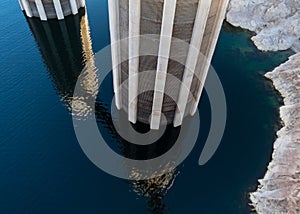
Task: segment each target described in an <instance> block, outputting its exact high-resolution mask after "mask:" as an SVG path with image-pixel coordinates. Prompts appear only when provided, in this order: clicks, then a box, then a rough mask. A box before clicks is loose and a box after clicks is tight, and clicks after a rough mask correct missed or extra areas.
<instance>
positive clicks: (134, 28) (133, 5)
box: [128, 0, 141, 123]
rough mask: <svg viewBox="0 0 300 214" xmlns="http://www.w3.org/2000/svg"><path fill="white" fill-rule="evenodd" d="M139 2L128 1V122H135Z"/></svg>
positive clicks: (136, 0)
mask: <svg viewBox="0 0 300 214" xmlns="http://www.w3.org/2000/svg"><path fill="white" fill-rule="evenodd" d="M140 17H141V0H129V82H128V120H129V121H130V122H132V123H136V121H137V102H138V97H137V96H138V72H139V48H140V39H139V36H140Z"/></svg>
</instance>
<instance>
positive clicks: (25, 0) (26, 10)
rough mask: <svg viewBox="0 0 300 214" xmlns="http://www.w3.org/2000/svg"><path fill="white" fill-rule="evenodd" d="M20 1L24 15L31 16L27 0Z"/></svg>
mask: <svg viewBox="0 0 300 214" xmlns="http://www.w3.org/2000/svg"><path fill="white" fill-rule="evenodd" d="M21 2H22V5H23V9H24V10H25V13H26V16H28V17H32V11H31V8H30V6H29V2H28V0H21Z"/></svg>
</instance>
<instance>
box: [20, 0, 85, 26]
mask: <svg viewBox="0 0 300 214" xmlns="http://www.w3.org/2000/svg"><path fill="white" fill-rule="evenodd" d="M19 3H20V6H21V9H22V10H23V11H25V14H26V16H28V17H39V18H40V19H41V20H42V21H47V20H48V19H58V20H62V19H64V17H65V16H68V15H71V14H73V15H76V14H77V13H78V9H79V8H81V7H85V0H19Z"/></svg>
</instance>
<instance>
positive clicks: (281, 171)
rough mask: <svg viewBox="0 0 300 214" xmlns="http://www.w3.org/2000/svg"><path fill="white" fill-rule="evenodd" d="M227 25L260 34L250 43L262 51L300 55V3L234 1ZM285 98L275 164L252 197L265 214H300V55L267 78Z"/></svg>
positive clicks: (274, 153) (284, 1)
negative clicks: (288, 52)
mask: <svg viewBox="0 0 300 214" xmlns="http://www.w3.org/2000/svg"><path fill="white" fill-rule="evenodd" d="M226 19H227V21H228V22H229V23H231V24H232V25H234V26H237V27H242V28H245V29H248V30H251V31H254V32H256V36H254V37H252V41H253V42H254V44H255V45H256V46H257V48H258V49H260V50H263V51H280V50H287V49H293V50H294V51H295V52H299V51H300V1H299V0H231V1H230V3H229V7H228V12H227V17H226ZM265 76H266V77H267V78H269V79H271V80H272V81H273V85H274V87H275V88H276V89H277V90H278V91H279V92H280V93H281V95H282V97H283V98H284V106H282V107H281V108H280V116H281V119H282V121H283V123H284V127H283V128H282V129H281V130H280V131H278V133H277V136H278V139H277V140H276V142H275V143H274V151H273V156H272V157H273V159H272V161H271V162H270V164H269V166H268V170H267V173H266V174H265V177H264V178H263V179H262V180H259V183H260V185H259V187H258V189H257V190H256V192H254V193H251V194H250V200H251V202H252V205H253V206H254V208H255V210H256V211H257V212H258V213H262V214H299V213H300V53H297V54H295V55H293V56H291V57H290V58H289V60H288V61H287V62H286V63H284V64H282V65H280V66H279V67H277V68H276V69H274V71H272V72H269V73H267V74H266V75H265Z"/></svg>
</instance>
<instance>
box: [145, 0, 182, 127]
mask: <svg viewBox="0 0 300 214" xmlns="http://www.w3.org/2000/svg"><path fill="white" fill-rule="evenodd" d="M176 2H177V0H165V1H164V9H163V18H162V25H161V33H160V43H159V51H158V61H157V70H156V79H155V87H154V98H153V106H152V114H151V123H150V126H151V129H159V125H160V120H161V111H162V105H163V100H164V91H165V85H166V78H167V69H168V63H169V57H170V49H171V42H172V33H173V26H174V18H175V12H176Z"/></svg>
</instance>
